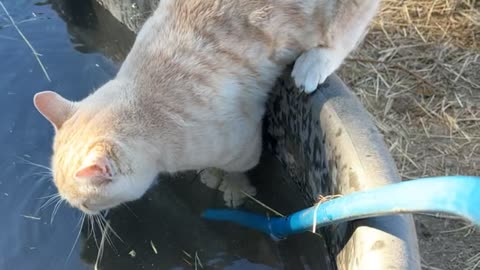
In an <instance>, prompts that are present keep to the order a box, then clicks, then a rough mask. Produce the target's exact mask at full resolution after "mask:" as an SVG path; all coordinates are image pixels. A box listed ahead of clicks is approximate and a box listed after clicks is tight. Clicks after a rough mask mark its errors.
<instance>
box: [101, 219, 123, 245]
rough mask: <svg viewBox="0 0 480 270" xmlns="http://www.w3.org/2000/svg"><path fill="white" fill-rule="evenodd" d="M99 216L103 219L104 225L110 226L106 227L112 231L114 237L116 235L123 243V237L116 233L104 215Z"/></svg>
mask: <svg viewBox="0 0 480 270" xmlns="http://www.w3.org/2000/svg"><path fill="white" fill-rule="evenodd" d="M100 217H101V219H103V221H104V222H105V225H106V226H108V227H110V228H108V229H109V230H110V231H112V233H113V235H115V237H117V238H118V240H120V241H121V242H122V243H125V242H124V241H123V239H122V238H121V237H120V236H119V235H118V233H117V232H116V231H115V230H114V229H113V228H112V226H111V225H110V222H109V221H108V220H107V219H106V218H105V217H103V216H100Z"/></svg>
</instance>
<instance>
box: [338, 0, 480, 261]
mask: <svg viewBox="0 0 480 270" xmlns="http://www.w3.org/2000/svg"><path fill="white" fill-rule="evenodd" d="M479 42H480V1H476V0H404V1H399V0H384V1H383V2H382V5H381V10H380V12H379V15H378V16H377V17H376V18H375V20H374V22H373V23H372V25H371V28H370V31H369V34H368V35H367V36H366V38H365V41H364V42H363V43H362V45H361V46H360V47H359V48H358V49H357V50H356V51H355V52H354V53H353V54H352V55H351V56H350V57H349V59H348V60H347V61H346V63H345V64H344V65H343V67H342V68H341V69H340V70H339V75H340V77H341V78H342V79H343V80H344V81H345V82H346V83H347V84H348V85H349V86H350V87H351V88H352V89H353V91H354V92H355V93H356V95H357V96H358V97H359V98H360V100H361V101H362V103H363V104H364V106H365V107H366V108H367V110H368V111H369V112H370V113H371V114H372V116H373V117H374V119H375V122H376V124H377V126H378V128H379V130H380V131H381V132H382V133H383V134H384V136H385V141H386V143H387V145H388V147H389V148H390V151H391V153H392V155H393V157H394V159H395V161H396V162H397V166H398V169H399V173H400V175H401V176H402V178H404V179H412V178H418V177H422V176H439V175H453V174H464V175H475V174H476V175H479V169H480V43H479ZM415 219H416V225H417V230H418V235H419V238H420V252H421V256H422V267H423V268H424V269H432V270H447V269H448V270H450V269H454V270H455V269H480V230H476V229H475V228H474V227H472V226H471V225H470V224H468V223H467V222H465V221H462V220H460V219H458V218H455V217H438V216H437V217H435V216H416V217H415Z"/></svg>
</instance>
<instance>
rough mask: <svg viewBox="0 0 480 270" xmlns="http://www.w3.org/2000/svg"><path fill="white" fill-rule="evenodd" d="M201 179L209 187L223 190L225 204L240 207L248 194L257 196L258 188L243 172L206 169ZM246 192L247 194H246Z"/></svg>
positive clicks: (201, 174)
mask: <svg viewBox="0 0 480 270" xmlns="http://www.w3.org/2000/svg"><path fill="white" fill-rule="evenodd" d="M200 181H202V183H204V184H205V185H207V186H208V187H209V188H212V189H218V190H220V191H222V192H223V199H224V200H225V205H227V206H228V207H238V206H240V205H242V204H243V203H244V202H245V199H246V198H247V197H248V196H247V195H246V194H249V195H251V196H255V194H256V193H257V190H256V189H255V187H254V186H252V185H251V184H250V180H249V179H248V177H247V176H246V175H245V174H243V173H231V172H224V171H222V170H219V169H206V170H203V171H202V172H201V173H200ZM245 193H246V194H245Z"/></svg>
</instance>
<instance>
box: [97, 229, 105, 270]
mask: <svg viewBox="0 0 480 270" xmlns="http://www.w3.org/2000/svg"><path fill="white" fill-rule="evenodd" d="M107 234H108V226H107V227H106V228H105V230H103V234H102V239H101V240H100V248H99V249H98V253H97V259H96V261H95V266H94V269H95V270H98V263H99V262H100V260H101V259H102V257H103V251H104V248H105V239H106V236H107Z"/></svg>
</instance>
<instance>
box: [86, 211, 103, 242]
mask: <svg viewBox="0 0 480 270" xmlns="http://www.w3.org/2000/svg"><path fill="white" fill-rule="evenodd" d="M88 221H89V222H90V226H91V227H92V233H93V240H94V241H95V246H97V248H100V246H99V245H98V241H97V234H96V233H95V221H94V219H93V216H92V215H88Z"/></svg>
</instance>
